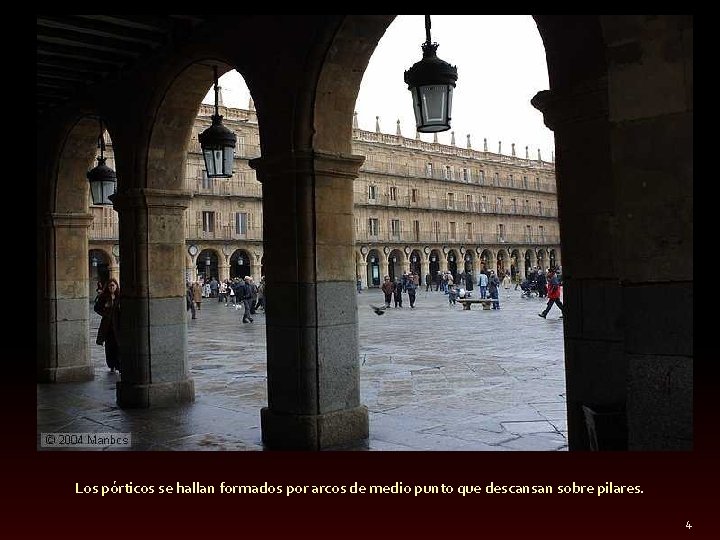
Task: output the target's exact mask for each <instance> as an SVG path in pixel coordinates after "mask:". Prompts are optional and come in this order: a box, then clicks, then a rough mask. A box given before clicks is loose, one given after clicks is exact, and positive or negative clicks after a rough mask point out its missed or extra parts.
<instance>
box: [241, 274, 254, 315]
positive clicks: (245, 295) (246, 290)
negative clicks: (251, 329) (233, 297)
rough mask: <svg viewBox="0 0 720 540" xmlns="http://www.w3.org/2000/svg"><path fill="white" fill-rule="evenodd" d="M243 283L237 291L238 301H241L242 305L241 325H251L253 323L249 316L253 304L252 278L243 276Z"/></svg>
mask: <svg viewBox="0 0 720 540" xmlns="http://www.w3.org/2000/svg"><path fill="white" fill-rule="evenodd" d="M244 281H245V283H244V284H243V285H241V286H240V287H239V289H238V292H239V294H238V295H237V296H238V299H241V300H242V303H243V308H244V311H243V318H242V322H243V323H249V322H250V323H251V322H253V318H252V317H251V316H250V313H251V310H252V307H253V305H252V302H253V294H255V293H254V291H253V283H252V278H251V277H250V276H245V280H244Z"/></svg>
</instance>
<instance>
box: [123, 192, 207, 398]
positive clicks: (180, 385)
mask: <svg viewBox="0 0 720 540" xmlns="http://www.w3.org/2000/svg"><path fill="white" fill-rule="evenodd" d="M189 200H190V193H188V192H185V191H171V190H161V189H151V188H139V189H138V188H135V189H130V190H126V191H123V192H121V193H118V194H117V195H115V196H114V197H113V204H114V205H115V208H116V209H117V210H118V213H119V215H120V231H121V234H120V252H121V254H122V266H123V274H122V278H123V280H122V282H121V283H120V290H121V294H122V297H121V298H122V300H121V302H122V304H121V307H122V321H121V329H120V334H121V339H120V355H121V356H120V359H121V363H122V380H121V381H120V382H118V383H117V401H118V405H119V406H120V407H122V408H148V407H163V406H174V405H180V404H182V403H187V402H191V401H194V399H195V389H194V384H193V381H192V379H191V378H190V377H189V373H188V362H187V322H186V318H187V313H186V308H185V282H184V279H182V278H181V274H180V269H183V268H185V263H186V260H187V259H186V255H185V230H184V228H183V212H184V211H185V209H186V208H187V206H188V202H189ZM168 269H170V270H169V271H168ZM172 269H175V270H172Z"/></svg>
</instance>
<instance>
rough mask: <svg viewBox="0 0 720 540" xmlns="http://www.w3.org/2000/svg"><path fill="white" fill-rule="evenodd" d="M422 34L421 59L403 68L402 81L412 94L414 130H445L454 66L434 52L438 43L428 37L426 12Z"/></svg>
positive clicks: (455, 71)
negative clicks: (423, 32) (409, 66)
mask: <svg viewBox="0 0 720 540" xmlns="http://www.w3.org/2000/svg"><path fill="white" fill-rule="evenodd" d="M425 36H426V41H425V43H423V44H422V51H423V57H422V60H420V61H419V62H417V63H415V64H414V65H413V66H412V67H411V68H410V69H408V70H407V71H406V72H405V83H406V84H407V85H408V90H410V93H411V94H412V98H413V112H414V113H415V124H416V125H417V130H418V131H419V132H420V133H434V132H438V131H447V130H448V129H450V119H451V113H452V93H453V88H455V81H457V78H458V75H457V68H456V67H455V66H451V65H450V64H448V63H447V62H445V61H444V60H441V59H440V58H438V57H437V56H436V54H435V51H436V50H437V48H438V44H437V43H432V41H431V40H430V15H425Z"/></svg>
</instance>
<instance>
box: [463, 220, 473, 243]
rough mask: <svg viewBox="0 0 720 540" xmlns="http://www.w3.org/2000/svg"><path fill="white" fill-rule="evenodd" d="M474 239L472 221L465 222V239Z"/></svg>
mask: <svg viewBox="0 0 720 540" xmlns="http://www.w3.org/2000/svg"><path fill="white" fill-rule="evenodd" d="M472 239H473V230H472V221H468V222H467V223H465V240H472Z"/></svg>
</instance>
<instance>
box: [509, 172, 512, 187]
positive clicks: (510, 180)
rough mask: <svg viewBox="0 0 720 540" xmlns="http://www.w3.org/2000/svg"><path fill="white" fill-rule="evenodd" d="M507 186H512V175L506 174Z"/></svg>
mask: <svg viewBox="0 0 720 540" xmlns="http://www.w3.org/2000/svg"><path fill="white" fill-rule="evenodd" d="M508 185H509V186H512V185H513V175H512V174H508Z"/></svg>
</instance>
